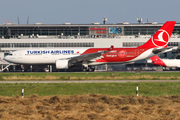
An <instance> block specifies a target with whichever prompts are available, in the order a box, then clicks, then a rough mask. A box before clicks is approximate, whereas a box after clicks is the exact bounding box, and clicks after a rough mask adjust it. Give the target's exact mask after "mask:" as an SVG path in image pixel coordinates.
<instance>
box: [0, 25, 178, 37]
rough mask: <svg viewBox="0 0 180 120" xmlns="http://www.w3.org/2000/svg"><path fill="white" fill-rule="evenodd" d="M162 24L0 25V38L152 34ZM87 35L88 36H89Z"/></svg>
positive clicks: (175, 32) (176, 30) (175, 31)
mask: <svg viewBox="0 0 180 120" xmlns="http://www.w3.org/2000/svg"><path fill="white" fill-rule="evenodd" d="M161 26H162V24H155V25H153V24H127V25H124V24H122V25H121V24H107V25H106V24H99V25H93V24H89V25H88V24H87V25H85V24H84V25H81V24H80V25H71V24H70V25H45V24H42V25H36V24H35V25H6V24H3V25H0V38H17V37H18V36H31V35H34V36H37V35H39V36H76V35H78V36H79V35H80V36H89V37H91V38H104V37H108V38H113V37H117V36H132V35H135V36H136V35H139V34H140V35H153V34H154V33H155V32H156V31H157V30H158V29H159V28H160V27H161ZM173 34H174V35H180V24H176V26H175V27H174V30H173ZM89 37H88V38H89Z"/></svg>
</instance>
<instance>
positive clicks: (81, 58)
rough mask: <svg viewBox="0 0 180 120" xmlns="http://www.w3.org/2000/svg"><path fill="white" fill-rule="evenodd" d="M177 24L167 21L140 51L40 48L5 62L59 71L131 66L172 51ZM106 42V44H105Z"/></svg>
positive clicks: (11, 57) (124, 49) (9, 57)
mask: <svg viewBox="0 0 180 120" xmlns="http://www.w3.org/2000/svg"><path fill="white" fill-rule="evenodd" d="M175 23H176V22H175V21H168V22H166V23H165V24H164V25H163V26H162V27H161V28H160V29H159V30H158V31H157V32H156V33H155V34H154V35H153V36H152V37H151V38H150V39H149V40H148V41H147V42H146V43H145V44H143V45H142V46H139V47H136V48H114V47H113V46H111V47H110V48H88V49H87V48H86V49H85V48H53V49H48V48H40V49H26V50H17V51H14V52H11V53H9V55H7V56H6V57H4V60H6V61H8V62H10V63H15V64H21V65H25V64H28V65H34V64H36V65H37V64H38V65H39V64H46V65H53V64H54V65H55V66H56V69H69V68H71V67H73V66H76V65H82V66H83V71H87V70H89V71H93V70H94V69H93V66H94V65H99V64H106V63H130V62H135V61H138V60H142V59H146V58H148V57H152V56H154V55H156V54H160V53H164V52H168V51H171V50H172V49H171V48H167V45H168V41H169V39H170V37H171V34H172V31H173V28H174V25H175ZM102 42H103V41H102Z"/></svg>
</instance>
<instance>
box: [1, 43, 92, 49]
mask: <svg viewBox="0 0 180 120" xmlns="http://www.w3.org/2000/svg"><path fill="white" fill-rule="evenodd" d="M0 47H1V48H16V47H94V43H93V42H89V43H0Z"/></svg>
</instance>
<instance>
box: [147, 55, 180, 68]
mask: <svg viewBox="0 0 180 120" xmlns="http://www.w3.org/2000/svg"><path fill="white" fill-rule="evenodd" d="M148 63H152V64H155V65H160V66H163V67H180V59H160V58H159V56H157V55H156V56H153V57H151V58H150V60H148Z"/></svg>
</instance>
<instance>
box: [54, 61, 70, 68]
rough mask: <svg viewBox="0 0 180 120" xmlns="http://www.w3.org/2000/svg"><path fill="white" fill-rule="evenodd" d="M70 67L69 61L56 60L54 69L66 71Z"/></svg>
mask: <svg viewBox="0 0 180 120" xmlns="http://www.w3.org/2000/svg"><path fill="white" fill-rule="evenodd" d="M70 66H71V64H70V62H69V60H56V69H68V68H69V67H70Z"/></svg>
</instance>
